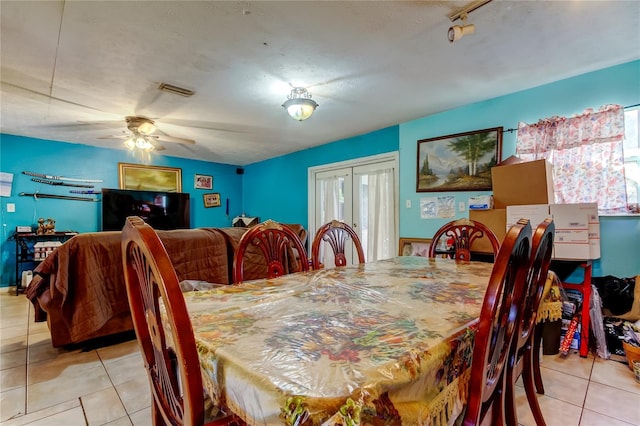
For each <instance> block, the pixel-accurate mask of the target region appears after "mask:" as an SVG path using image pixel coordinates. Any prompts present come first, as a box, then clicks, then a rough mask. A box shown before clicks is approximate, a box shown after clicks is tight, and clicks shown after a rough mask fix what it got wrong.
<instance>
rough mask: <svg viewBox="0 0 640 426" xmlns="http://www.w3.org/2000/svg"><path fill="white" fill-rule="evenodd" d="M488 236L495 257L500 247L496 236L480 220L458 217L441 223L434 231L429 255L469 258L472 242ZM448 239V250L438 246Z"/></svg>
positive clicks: (458, 258) (459, 258)
mask: <svg viewBox="0 0 640 426" xmlns="http://www.w3.org/2000/svg"><path fill="white" fill-rule="evenodd" d="M484 237H486V238H488V239H489V242H490V243H491V248H492V249H493V255H494V258H495V255H496V253H498V250H499V249H500V241H498V237H496V234H494V233H493V231H492V230H491V229H489V228H488V227H487V226H486V225H484V224H482V223H481V222H478V221H475V220H471V219H466V218H465V219H458V220H454V221H451V222H449V223H447V224H445V225H443V226H442V227H441V228H440V229H438V230H437V231H436V233H435V234H434V235H433V239H432V240H431V245H430V246H429V257H436V256H437V255H440V254H441V255H448V256H450V257H451V258H452V259H456V260H471V246H472V245H473V242H474V241H475V240H477V239H480V238H484ZM443 239H444V240H445V241H450V242H451V244H452V247H451V249H450V250H446V251H445V250H442V249H441V248H440V247H441V245H442V241H441V240H443Z"/></svg>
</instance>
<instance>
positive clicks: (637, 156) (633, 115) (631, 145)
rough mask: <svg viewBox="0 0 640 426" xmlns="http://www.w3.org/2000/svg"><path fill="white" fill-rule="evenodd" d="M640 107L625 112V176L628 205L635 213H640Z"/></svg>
mask: <svg viewBox="0 0 640 426" xmlns="http://www.w3.org/2000/svg"><path fill="white" fill-rule="evenodd" d="M639 117H640V107H638V106H636V107H633V108H627V109H626V110H625V112H624V144H623V148H622V149H623V151H624V174H625V182H626V184H627V204H628V205H629V210H630V211H631V212H633V213H640V210H639V207H638V192H640V127H638V122H639V121H640V120H639Z"/></svg>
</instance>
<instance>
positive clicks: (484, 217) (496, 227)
mask: <svg viewBox="0 0 640 426" xmlns="http://www.w3.org/2000/svg"><path fill="white" fill-rule="evenodd" d="M469 219H471V220H475V221H476V222H480V223H482V224H483V225H485V226H486V227H487V228H489V229H491V230H492V231H493V233H494V234H496V237H498V241H500V242H502V240H504V237H505V235H506V234H507V210H506V209H492V210H469ZM471 251H475V252H478V253H492V252H493V248H492V247H491V243H490V242H489V240H488V239H487V238H481V239H479V240H475V241H474V242H473V244H472V245H471Z"/></svg>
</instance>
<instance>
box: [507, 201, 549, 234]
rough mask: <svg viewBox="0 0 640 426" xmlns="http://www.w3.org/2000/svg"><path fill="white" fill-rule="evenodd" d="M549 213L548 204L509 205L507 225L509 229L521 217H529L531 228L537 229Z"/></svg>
mask: <svg viewBox="0 0 640 426" xmlns="http://www.w3.org/2000/svg"><path fill="white" fill-rule="evenodd" d="M548 217H551V214H549V205H548V204H532V205H523V206H507V227H506V229H509V228H510V227H512V226H513V225H514V224H515V223H516V222H518V220H520V219H521V218H524V219H529V223H530V224H531V229H536V227H537V226H538V224H540V223H541V222H544V220H545V219H546V218H548Z"/></svg>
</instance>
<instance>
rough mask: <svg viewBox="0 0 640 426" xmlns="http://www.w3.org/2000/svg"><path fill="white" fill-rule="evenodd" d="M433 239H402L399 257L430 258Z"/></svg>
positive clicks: (399, 245)
mask: <svg viewBox="0 0 640 426" xmlns="http://www.w3.org/2000/svg"><path fill="white" fill-rule="evenodd" d="M430 245H431V238H400V242H399V243H398V256H421V257H429V246H430Z"/></svg>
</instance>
